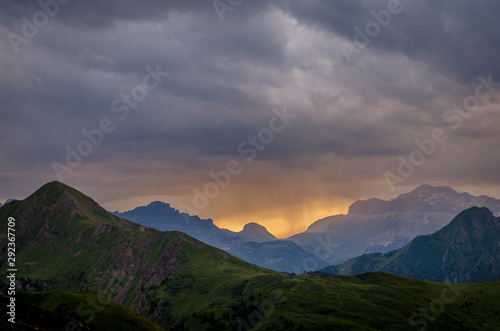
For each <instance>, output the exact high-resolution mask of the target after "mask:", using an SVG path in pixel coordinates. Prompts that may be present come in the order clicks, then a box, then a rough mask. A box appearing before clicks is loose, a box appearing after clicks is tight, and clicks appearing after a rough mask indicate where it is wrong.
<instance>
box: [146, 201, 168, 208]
mask: <svg viewBox="0 0 500 331" xmlns="http://www.w3.org/2000/svg"><path fill="white" fill-rule="evenodd" d="M147 207H150V208H156V209H167V208H172V207H171V206H170V204H169V203H167V202H163V201H153V202H151V203H150V204H149V205H147Z"/></svg>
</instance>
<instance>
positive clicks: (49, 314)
mask: <svg viewBox="0 0 500 331" xmlns="http://www.w3.org/2000/svg"><path fill="white" fill-rule="evenodd" d="M8 300H9V299H8V298H7V297H6V296H4V295H1V296H0V301H1V307H0V310H1V311H2V313H3V314H6V310H5V308H4V307H6V305H7V302H8ZM4 303H5V304H4ZM16 314H17V316H16V323H15V324H12V323H10V322H8V321H7V320H6V319H2V321H1V322H0V327H1V328H2V329H3V330H27V329H31V330H34V329H38V330H78V329H80V330H165V329H164V328H163V327H161V326H160V325H158V324H156V323H154V322H152V321H151V320H149V319H147V318H146V317H144V316H142V315H140V314H138V313H136V312H134V311H133V310H131V309H129V308H126V307H124V306H122V305H119V304H117V303H115V302H113V301H110V300H108V299H106V298H103V297H99V296H96V295H94V294H90V293H67V292H56V291H51V292H18V293H17V294H16Z"/></svg>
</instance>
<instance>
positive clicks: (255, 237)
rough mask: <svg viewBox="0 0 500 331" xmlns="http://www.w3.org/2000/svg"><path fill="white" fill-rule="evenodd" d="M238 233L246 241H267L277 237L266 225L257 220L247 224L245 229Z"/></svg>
mask: <svg viewBox="0 0 500 331" xmlns="http://www.w3.org/2000/svg"><path fill="white" fill-rule="evenodd" d="M237 235H238V236H239V237H241V238H242V239H243V240H245V241H255V242H265V241H272V240H276V239H277V238H276V237H275V236H274V235H273V234H272V233H270V232H269V231H268V230H267V229H266V228H265V227H264V226H262V225H260V224H259V223H255V222H250V223H247V224H245V226H244V227H243V230H242V231H240V232H238V233H237Z"/></svg>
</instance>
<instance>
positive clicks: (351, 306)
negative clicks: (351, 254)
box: [186, 273, 500, 330]
mask: <svg viewBox="0 0 500 331" xmlns="http://www.w3.org/2000/svg"><path fill="white" fill-rule="evenodd" d="M499 297H500V282H490V283H473V284H472V283H470V284H442V283H434V282H427V281H420V280H415V279H411V278H405V277H401V276H396V275H391V274H385V273H367V274H362V275H358V276H328V277H296V278H293V279H288V280H285V281H283V282H279V283H276V284H273V285H270V286H267V287H264V288H260V289H257V290H254V291H252V292H249V293H248V294H246V295H243V296H241V297H240V298H237V299H235V300H232V301H229V302H227V303H225V304H223V305H221V306H220V307H218V308H215V309H211V310H207V311H202V312H199V313H197V314H196V316H195V317H193V318H191V319H190V320H189V321H188V322H187V324H186V327H187V328H188V329H196V330H236V329H239V330H249V329H250V328H252V327H253V330H292V329H293V330H418V329H422V328H424V327H425V328H426V329H427V330H499V329H500V314H499V312H500V300H498V298H499ZM443 299H444V301H446V303H445V302H444V301H443ZM426 316H427V317H426Z"/></svg>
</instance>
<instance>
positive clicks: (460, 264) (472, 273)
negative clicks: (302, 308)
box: [323, 207, 500, 282]
mask: <svg viewBox="0 0 500 331" xmlns="http://www.w3.org/2000/svg"><path fill="white" fill-rule="evenodd" d="M499 243H500V218H496V217H495V216H494V215H493V214H492V213H491V211H490V210H489V209H487V208H485V207H482V208H478V207H473V208H470V209H468V210H465V211H463V212H462V213H460V214H459V215H458V216H457V217H455V218H454V219H453V221H451V222H450V224H448V225H447V226H445V227H444V228H442V229H441V230H439V231H437V232H435V233H433V234H431V235H427V236H420V237H417V238H415V239H413V240H412V241H411V242H410V243H409V244H408V245H406V246H405V247H403V248H401V249H398V250H395V251H392V252H390V253H387V254H379V253H375V254H366V255H363V256H360V257H357V258H355V259H352V260H350V261H347V262H345V263H343V264H342V265H338V266H333V267H328V268H325V269H323V270H324V271H326V272H329V273H332V274H346V275H353V274H359V273H363V272H368V271H385V272H390V273H394V274H397V275H401V276H406V277H412V278H418V279H423V280H431V281H437V282H446V281H454V282H471V281H491V280H493V279H500V244H499Z"/></svg>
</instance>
